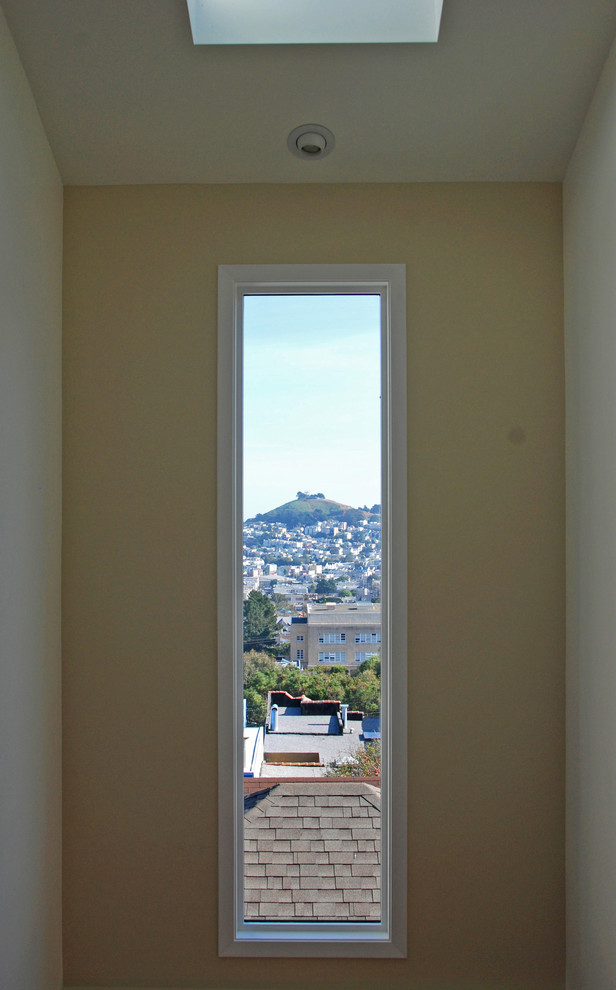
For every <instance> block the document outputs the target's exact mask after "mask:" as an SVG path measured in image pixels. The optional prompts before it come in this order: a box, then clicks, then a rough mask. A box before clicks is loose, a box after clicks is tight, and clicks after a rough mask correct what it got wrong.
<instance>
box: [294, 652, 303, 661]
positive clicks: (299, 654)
mask: <svg viewBox="0 0 616 990" xmlns="http://www.w3.org/2000/svg"><path fill="white" fill-rule="evenodd" d="M295 659H296V660H303V659H304V651H303V650H296V651H295Z"/></svg>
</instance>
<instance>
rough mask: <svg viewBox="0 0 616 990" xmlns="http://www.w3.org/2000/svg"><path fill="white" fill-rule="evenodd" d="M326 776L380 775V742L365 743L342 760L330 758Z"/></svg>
mask: <svg viewBox="0 0 616 990" xmlns="http://www.w3.org/2000/svg"><path fill="white" fill-rule="evenodd" d="M325 776H326V777H380V776H381V743H380V742H379V741H378V740H375V742H369V743H366V745H365V746H359V747H358V748H357V749H356V750H355V752H354V753H352V754H351V755H350V756H347V757H345V758H344V759H342V760H332V762H331V763H328V764H327V769H326V770H325Z"/></svg>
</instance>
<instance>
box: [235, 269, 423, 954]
mask: <svg viewBox="0 0 616 990" xmlns="http://www.w3.org/2000/svg"><path fill="white" fill-rule="evenodd" d="M405 339H406V327H405V297H404V268H403V266H383V265H377V266H325V267H321V266H258V267H253V266H235V267H226V266H225V267H221V269H220V270H219V378H218V389H219V403H218V410H219V436H218V442H219V456H218V473H219V486H218V491H219V506H218V523H219V525H218V532H219V552H218V557H219V583H218V602H219V609H218V613H219V629H218V640H219V808H220V829H219V842H220V952H221V954H224V955H277V954H280V955H337V956H341V955H366V956H379V955H380V956H396V955H397V956H400V955H403V954H404V952H405V938H406V869H405V865H406V508H407V503H406V470H405V464H406V456H405V455H406V440H405V425H406V392H405V361H406V358H405ZM298 642H301V643H302V644H303V646H302V647H301V648H297V647H296V644H297V643H298ZM349 642H351V643H353V642H355V643H361V644H378V645H375V646H374V648H373V649H372V650H370V651H365V652H359V651H357V652H355V653H354V654H353V662H352V663H350V664H349V663H347V653H346V651H345V650H344V648H343V649H342V650H341V649H340V648H339V647H338V648H331V647H330V649H328V650H323V648H322V644H345V643H349ZM319 646H320V649H319ZM348 659H349V660H350V659H351V655H350V654H349V657H348Z"/></svg>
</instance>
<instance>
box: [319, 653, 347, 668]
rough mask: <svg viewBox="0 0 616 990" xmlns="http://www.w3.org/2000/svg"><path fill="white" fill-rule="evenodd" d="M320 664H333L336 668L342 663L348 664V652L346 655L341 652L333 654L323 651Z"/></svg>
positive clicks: (320, 654) (320, 655)
mask: <svg viewBox="0 0 616 990" xmlns="http://www.w3.org/2000/svg"><path fill="white" fill-rule="evenodd" d="M319 663H331V664H334V665H336V666H337V665H338V664H340V663H346V650H345V651H344V653H343V652H342V651H341V650H340V651H335V650H333V651H332V652H327V651H326V650H321V651H320V653H319Z"/></svg>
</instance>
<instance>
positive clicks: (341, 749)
mask: <svg viewBox="0 0 616 990" xmlns="http://www.w3.org/2000/svg"><path fill="white" fill-rule="evenodd" d="M375 721H377V722H378V719H376V720H375V719H374V718H372V719H366V718H364V715H363V712H349V711H348V705H342V704H341V702H340V701H311V700H310V698H306V697H305V696H304V697H301V698H293V697H291V695H289V694H287V692H286V691H270V692H269V694H268V716H267V724H266V727H265V728H266V733H265V737H264V739H263V764H262V767H261V775H267V776H270V777H278V778H285V777H287V778H288V777H312V778H315V777H323V776H324V774H325V770H326V767H327V765H328V764H329V763H332V762H334V761H336V760H341V759H345V758H346V757H349V756H352V755H353V754H354V753H355V752H356V751H357V749H358V748H359V747H361V746H363V744H364V742H365V740H366V739H367V738H368V737H365V736H364V723H365V724H366V731H369V732H372V733H373V729H374V725H373V723H374V722H375ZM369 738H370V739H372V740H373V739H375V738H377V737H376V736H375V735H374V734H371V735H370V736H369Z"/></svg>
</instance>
